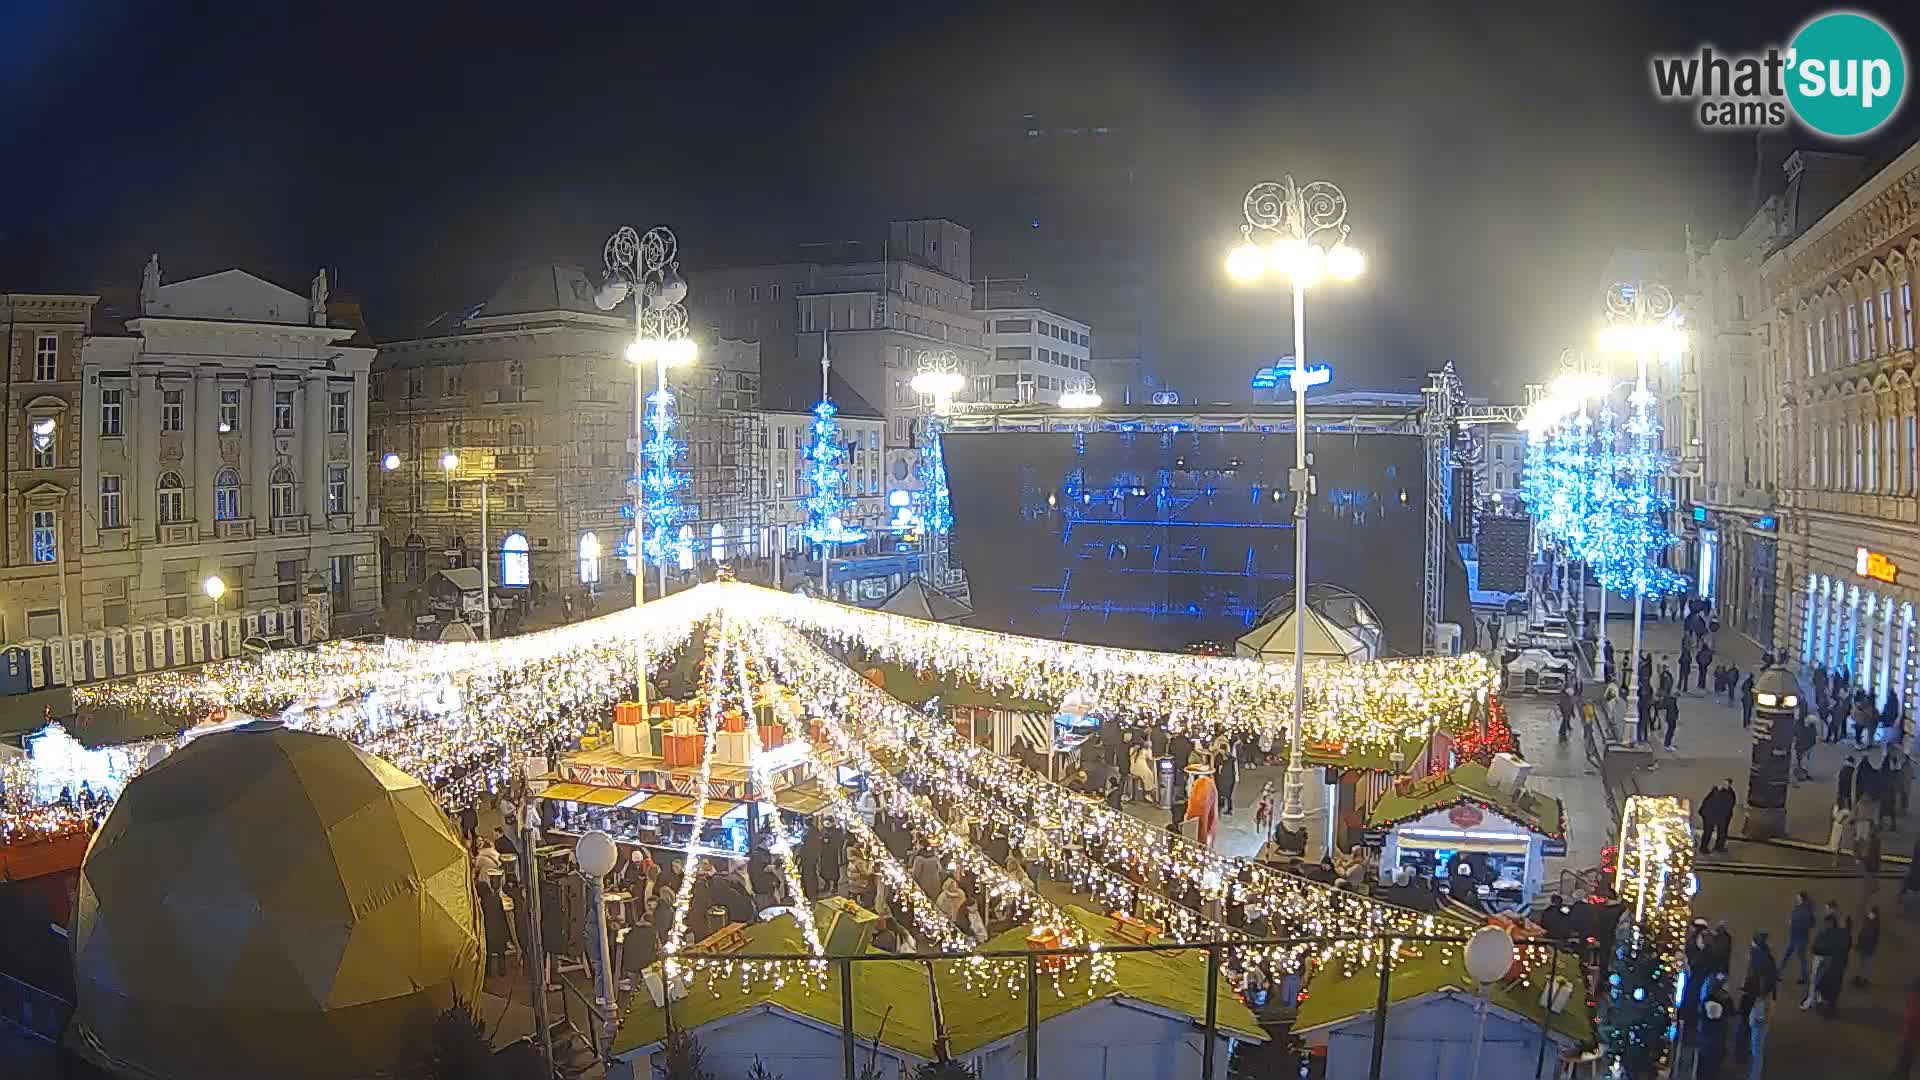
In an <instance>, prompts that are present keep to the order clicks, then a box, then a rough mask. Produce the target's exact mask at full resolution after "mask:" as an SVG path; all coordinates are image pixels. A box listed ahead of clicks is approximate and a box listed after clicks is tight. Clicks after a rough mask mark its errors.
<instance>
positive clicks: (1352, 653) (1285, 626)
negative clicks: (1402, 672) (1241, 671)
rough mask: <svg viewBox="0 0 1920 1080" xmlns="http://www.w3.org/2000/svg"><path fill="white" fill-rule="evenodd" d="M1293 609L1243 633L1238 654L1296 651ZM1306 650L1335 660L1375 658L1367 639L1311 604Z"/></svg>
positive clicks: (1312, 657)
mask: <svg viewBox="0 0 1920 1080" xmlns="http://www.w3.org/2000/svg"><path fill="white" fill-rule="evenodd" d="M1293 617H1294V615H1293V612H1291V611H1289V612H1287V613H1286V614H1285V615H1283V616H1281V617H1280V618H1278V619H1269V620H1267V621H1266V622H1264V623H1261V624H1260V625H1259V626H1256V627H1254V628H1253V629H1251V630H1249V631H1247V632H1246V633H1244V634H1242V635H1240V640H1239V641H1238V642H1237V643H1236V644H1235V647H1234V654H1235V655H1237V656H1255V657H1260V658H1262V659H1268V658H1273V657H1279V656H1283V655H1284V656H1292V655H1293ZM1305 637H1306V647H1305V650H1304V651H1305V653H1306V656H1307V659H1309V660H1334V661H1338V662H1340V663H1345V664H1359V663H1364V662H1366V661H1367V660H1369V659H1371V658H1370V657H1369V656H1368V649H1367V645H1366V643H1365V642H1363V641H1361V640H1360V639H1359V638H1357V637H1355V636H1353V634H1351V633H1349V632H1348V631H1347V629H1346V628H1345V627H1343V626H1340V625H1339V624H1338V623H1335V622H1333V621H1332V620H1330V619H1328V618H1327V617H1326V616H1325V615H1322V614H1320V613H1319V612H1318V611H1315V610H1314V609H1313V608H1311V607H1309V608H1307V623H1306V635H1305Z"/></svg>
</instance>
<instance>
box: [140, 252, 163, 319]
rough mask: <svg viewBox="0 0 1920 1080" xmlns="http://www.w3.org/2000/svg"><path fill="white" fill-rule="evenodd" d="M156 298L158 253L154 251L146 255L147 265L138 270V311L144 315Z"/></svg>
mask: <svg viewBox="0 0 1920 1080" xmlns="http://www.w3.org/2000/svg"><path fill="white" fill-rule="evenodd" d="M158 299H160V253H159V252H157V251H156V252H154V253H153V254H152V255H149V256H147V267H146V269H145V270H142V271H141V272H140V313H141V314H142V315H145V314H146V313H147V309H148V308H150V307H152V306H153V302H154V301H155V300H158Z"/></svg>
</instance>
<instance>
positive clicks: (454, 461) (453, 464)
mask: <svg viewBox="0 0 1920 1080" xmlns="http://www.w3.org/2000/svg"><path fill="white" fill-rule="evenodd" d="M440 467H441V468H442V469H444V470H446V471H447V472H452V471H453V470H455V469H457V468H459V467H460V455H459V454H456V453H454V452H453V451H451V450H449V451H447V452H446V453H444V454H441V455H440Z"/></svg>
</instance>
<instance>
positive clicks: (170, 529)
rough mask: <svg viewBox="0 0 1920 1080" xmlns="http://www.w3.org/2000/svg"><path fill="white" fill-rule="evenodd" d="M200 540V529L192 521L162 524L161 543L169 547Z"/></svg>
mask: <svg viewBox="0 0 1920 1080" xmlns="http://www.w3.org/2000/svg"><path fill="white" fill-rule="evenodd" d="M199 540H200V530H199V528H198V527H196V526H195V525H194V524H193V523H192V522H188V523H187V524H185V525H162V526H160V543H162V544H164V545H166V546H167V547H175V546H177V545H181V544H193V543H197V542H199Z"/></svg>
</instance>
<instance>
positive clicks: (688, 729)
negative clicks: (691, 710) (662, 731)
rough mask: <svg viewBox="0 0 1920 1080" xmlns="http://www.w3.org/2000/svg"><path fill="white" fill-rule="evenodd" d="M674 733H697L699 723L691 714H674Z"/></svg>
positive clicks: (698, 731)
mask: <svg viewBox="0 0 1920 1080" xmlns="http://www.w3.org/2000/svg"><path fill="white" fill-rule="evenodd" d="M672 724H673V733H674V734H675V735H698V734H699V733H700V725H699V723H698V722H696V721H695V720H694V718H693V717H691V716H676V717H674V718H673V720H672Z"/></svg>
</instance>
